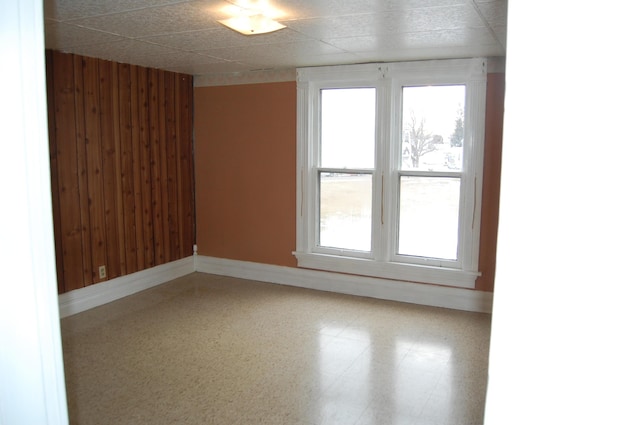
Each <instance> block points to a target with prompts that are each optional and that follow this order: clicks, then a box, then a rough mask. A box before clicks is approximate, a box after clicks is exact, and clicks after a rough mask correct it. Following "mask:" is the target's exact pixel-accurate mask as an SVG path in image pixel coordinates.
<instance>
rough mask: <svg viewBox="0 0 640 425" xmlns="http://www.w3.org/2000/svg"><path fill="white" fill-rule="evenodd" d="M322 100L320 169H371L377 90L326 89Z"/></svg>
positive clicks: (322, 94) (323, 91)
mask: <svg viewBox="0 0 640 425" xmlns="http://www.w3.org/2000/svg"><path fill="white" fill-rule="evenodd" d="M321 96H322V102H321V105H322V111H321V114H322V115H321V120H322V124H321V133H320V134H321V146H320V150H321V160H320V166H321V167H324V168H373V161H374V153H375V130H376V124H375V120H376V89H374V88H358V89H326V90H322V91H321Z"/></svg>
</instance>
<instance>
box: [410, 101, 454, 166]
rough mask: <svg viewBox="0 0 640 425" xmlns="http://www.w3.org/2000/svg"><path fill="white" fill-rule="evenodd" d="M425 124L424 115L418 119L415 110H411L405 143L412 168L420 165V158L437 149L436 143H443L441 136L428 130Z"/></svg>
mask: <svg viewBox="0 0 640 425" xmlns="http://www.w3.org/2000/svg"><path fill="white" fill-rule="evenodd" d="M425 128H426V125H425V117H421V118H420V119H419V120H418V119H417V118H416V114H415V111H411V113H410V117H409V125H408V126H407V129H406V132H405V134H406V139H405V144H406V145H407V148H406V149H408V150H409V152H408V153H409V155H410V157H411V165H412V166H413V167H414V168H418V167H419V166H420V158H421V157H422V156H423V155H425V154H427V153H429V152H433V151H435V150H436V149H437V145H439V144H443V143H444V142H443V138H442V136H440V135H439V134H435V135H434V134H433V133H431V132H428V131H427V130H426V129H425Z"/></svg>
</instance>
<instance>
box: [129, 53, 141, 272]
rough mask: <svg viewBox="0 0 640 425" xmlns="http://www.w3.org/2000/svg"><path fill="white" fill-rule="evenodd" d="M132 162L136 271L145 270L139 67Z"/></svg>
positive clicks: (135, 70)
mask: <svg viewBox="0 0 640 425" xmlns="http://www.w3.org/2000/svg"><path fill="white" fill-rule="evenodd" d="M130 78H131V162H132V170H131V171H132V179H133V204H134V205H133V211H134V229H135V246H136V250H135V253H136V262H135V271H139V270H142V269H144V233H143V229H142V227H143V225H142V219H143V217H142V171H141V160H140V156H141V154H140V114H139V110H140V101H139V98H138V96H139V89H138V67H137V66H135V65H132V66H131V73H130Z"/></svg>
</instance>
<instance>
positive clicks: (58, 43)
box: [44, 20, 125, 51]
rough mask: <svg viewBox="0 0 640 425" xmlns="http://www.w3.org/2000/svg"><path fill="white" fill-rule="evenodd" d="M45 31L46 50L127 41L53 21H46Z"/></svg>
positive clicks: (119, 37) (104, 33)
mask: <svg viewBox="0 0 640 425" xmlns="http://www.w3.org/2000/svg"><path fill="white" fill-rule="evenodd" d="M44 30H45V43H46V44H45V46H46V48H47V49H55V50H61V51H65V50H67V49H70V48H72V47H75V46H83V45H86V44H100V43H110V42H118V41H123V40H125V38H124V37H121V36H118V35H114V34H110V33H107V32H104V31H97V30H90V29H87V28H82V27H78V26H76V25H70V24H65V23H62V22H57V21H52V20H45V24H44Z"/></svg>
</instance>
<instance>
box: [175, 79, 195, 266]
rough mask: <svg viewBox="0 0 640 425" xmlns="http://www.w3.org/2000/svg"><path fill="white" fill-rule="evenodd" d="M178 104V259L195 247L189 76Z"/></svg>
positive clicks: (181, 82)
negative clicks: (179, 251)
mask: <svg viewBox="0 0 640 425" xmlns="http://www.w3.org/2000/svg"><path fill="white" fill-rule="evenodd" d="M177 93H178V96H177V98H178V100H179V108H178V111H179V114H178V120H179V123H178V131H179V137H178V140H179V155H180V158H179V162H178V164H179V171H178V179H179V184H178V187H179V190H178V194H179V199H178V205H179V218H178V222H179V223H180V249H181V257H182V258H184V257H187V256H189V255H191V254H192V253H193V244H194V242H195V241H194V222H195V221H194V208H195V205H194V196H195V194H194V193H193V187H194V184H193V137H192V129H193V117H192V114H191V111H192V108H193V106H192V105H193V79H192V77H191V76H190V75H184V74H182V75H180V76H179V85H178V89H177Z"/></svg>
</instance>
